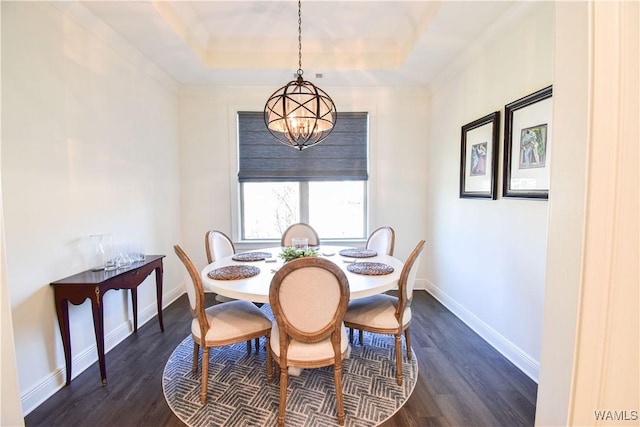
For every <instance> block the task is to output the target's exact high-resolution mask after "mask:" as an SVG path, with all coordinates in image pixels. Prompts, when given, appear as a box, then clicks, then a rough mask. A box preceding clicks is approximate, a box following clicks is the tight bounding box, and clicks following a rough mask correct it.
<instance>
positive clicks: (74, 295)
mask: <svg viewBox="0 0 640 427" xmlns="http://www.w3.org/2000/svg"><path fill="white" fill-rule="evenodd" d="M164 257H165V256H164V255H147V256H146V257H145V260H144V261H138V262H135V263H133V264H131V265H130V266H128V267H125V268H120V269H117V270H113V271H104V270H102V271H84V272H82V273H78V274H75V275H73V276H69V277H67V278H65V279H62V280H58V281H55V282H53V283H51V286H53V289H54V294H55V302H56V313H57V314H58V324H59V325H60V334H61V335H62V345H63V347H64V359H65V364H66V368H67V382H66V385H69V383H70V382H71V337H70V334H69V302H71V303H72V304H75V305H79V304H82V303H83V302H84V301H85V300H86V299H87V298H89V299H90V300H91V310H92V312H93V329H94V332H95V334H96V345H97V347H98V362H99V364H100V376H101V377H102V385H105V384H106V383H107V370H106V366H105V356H104V311H103V306H102V298H103V295H104V293H105V292H107V291H108V290H109V289H130V290H131V302H132V304H133V330H134V332H135V331H137V330H138V286H140V284H141V283H142V282H143V281H144V279H146V278H147V276H148V275H150V274H151V272H152V271H154V270H155V272H156V299H157V301H158V321H159V322H160V330H161V331H163V332H164V325H163V323H162V258H164Z"/></svg>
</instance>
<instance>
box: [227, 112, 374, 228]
mask: <svg viewBox="0 0 640 427" xmlns="http://www.w3.org/2000/svg"><path fill="white" fill-rule="evenodd" d="M367 146H368V116H367V113H338V120H337V122H336V128H335V129H334V130H333V132H332V133H331V134H330V135H329V136H328V137H327V139H325V140H324V141H323V142H321V143H320V144H318V145H317V146H315V147H310V148H308V149H306V150H303V151H298V150H294V149H292V148H291V147H287V146H285V145H284V144H281V143H279V142H278V141H276V140H275V139H274V138H273V137H272V136H271V134H270V133H269V132H268V131H267V129H266V127H265V124H264V119H263V113H255V112H239V113H238V153H239V172H238V181H239V184H240V208H241V209H240V212H241V225H240V229H241V237H242V239H243V240H257V239H279V238H280V236H282V233H283V232H284V230H285V229H286V228H287V227H288V226H289V225H291V224H293V223H296V222H306V223H309V224H311V225H312V226H313V228H315V229H316V231H317V232H318V234H319V235H320V238H321V239H323V240H327V239H355V238H365V237H366V218H367V198H366V194H367V179H368V172H367V168H368V156H367Z"/></svg>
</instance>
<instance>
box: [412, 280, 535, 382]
mask: <svg viewBox="0 0 640 427" xmlns="http://www.w3.org/2000/svg"><path fill="white" fill-rule="evenodd" d="M425 290H426V291H427V292H429V293H430V294H431V295H432V296H433V297H434V298H435V299H437V300H438V301H439V302H440V303H441V304H442V305H444V306H445V307H446V308H447V309H448V310H449V311H451V312H452V313H453V314H454V315H455V316H456V317H457V318H458V319H460V320H461V321H462V322H464V323H465V324H466V325H467V326H469V327H470V328H471V329H472V330H473V331H474V332H475V333H477V334H478V335H479V336H480V337H481V338H482V339H483V340H485V341H486V342H487V343H488V344H489V345H490V346H491V347H493V348H495V349H496V350H497V351H498V352H499V353H500V354H502V355H503V356H504V357H506V358H507V359H508V360H509V361H510V362H511V363H513V364H514V365H515V366H516V367H517V368H518V369H520V370H521V371H522V372H523V373H524V374H525V375H527V376H528V377H529V378H531V379H532V380H533V381H535V382H536V384H537V383H538V377H539V375H540V362H539V361H537V360H535V359H533V358H532V357H531V356H529V355H528V354H527V353H525V352H524V351H523V350H522V349H521V348H520V347H518V346H517V345H515V344H514V343H513V342H511V341H510V340H508V339H507V338H505V337H504V336H502V335H501V334H500V333H499V332H498V331H496V330H495V329H493V328H492V327H491V326H489V325H487V324H486V323H485V322H484V321H483V320H482V319H480V318H479V317H478V316H476V315H475V314H473V313H472V312H470V311H469V310H467V309H466V308H465V307H464V306H462V305H460V304H459V303H458V302H457V301H456V300H455V299H453V298H451V297H450V296H449V295H447V294H446V293H445V292H443V291H442V290H441V289H439V288H438V287H437V286H435V285H433V283H430V282H428V281H427V285H426V287H425Z"/></svg>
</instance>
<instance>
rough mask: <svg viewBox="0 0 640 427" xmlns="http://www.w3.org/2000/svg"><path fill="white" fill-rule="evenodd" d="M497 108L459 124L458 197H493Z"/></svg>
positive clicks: (496, 145)
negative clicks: (467, 122)
mask: <svg viewBox="0 0 640 427" xmlns="http://www.w3.org/2000/svg"><path fill="white" fill-rule="evenodd" d="M499 135H500V112H499V111H496V112H494V113H491V114H489V115H486V116H484V117H482V118H480V119H478V120H475V121H473V122H471V123H469V124H466V125H464V126H462V138H461V148H460V197H461V198H486V199H493V200H495V198H496V194H497V191H496V190H497V185H498V184H497V180H496V173H497V171H498V138H499Z"/></svg>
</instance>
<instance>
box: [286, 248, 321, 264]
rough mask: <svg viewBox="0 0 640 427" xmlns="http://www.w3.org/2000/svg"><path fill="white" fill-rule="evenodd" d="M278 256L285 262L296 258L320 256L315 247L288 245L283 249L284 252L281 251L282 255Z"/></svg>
mask: <svg viewBox="0 0 640 427" xmlns="http://www.w3.org/2000/svg"><path fill="white" fill-rule="evenodd" d="M278 256H279V257H280V258H282V259H283V260H284V261H285V262H289V261H291V260H293V259H296V258H303V257H312V256H318V251H316V250H315V249H307V250H303V249H296V248H294V247H293V246H287V247H286V248H284V249H282V252H280V255H278Z"/></svg>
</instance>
